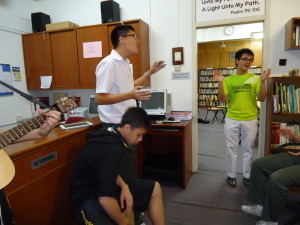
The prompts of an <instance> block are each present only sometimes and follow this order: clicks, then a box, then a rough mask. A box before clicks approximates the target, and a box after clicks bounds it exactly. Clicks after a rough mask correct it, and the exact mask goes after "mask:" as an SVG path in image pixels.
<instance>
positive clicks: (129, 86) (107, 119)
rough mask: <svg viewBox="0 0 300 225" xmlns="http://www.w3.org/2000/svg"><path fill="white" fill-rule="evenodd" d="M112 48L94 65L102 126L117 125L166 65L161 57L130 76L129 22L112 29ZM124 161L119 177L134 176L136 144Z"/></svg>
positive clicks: (134, 43) (134, 48)
mask: <svg viewBox="0 0 300 225" xmlns="http://www.w3.org/2000/svg"><path fill="white" fill-rule="evenodd" d="M111 42H112V44H113V46H114V49H113V50H112V51H111V54H110V55H108V56H107V57H105V58H104V59H103V60H102V61H101V62H100V63H99V64H98V66H97V68H96V77H97V84H96V104H97V105H98V113H99V117H100V120H101V121H102V128H107V127H112V126H118V125H119V124H120V123H121V119H122V116H123V114H124V113H125V112H126V110H127V109H128V108H130V107H135V106H136V100H147V99H149V98H150V97H151V93H150V92H149V91H144V90H141V88H142V87H143V86H142V85H144V83H145V82H146V81H147V80H148V79H149V78H150V76H152V75H153V74H154V73H156V72H157V71H159V70H160V69H162V68H164V67H165V66H166V64H165V62H164V61H163V60H161V61H158V62H155V63H154V64H153V65H152V66H151V68H150V70H148V71H147V72H145V73H144V75H143V76H141V77H139V78H138V79H136V80H134V79H133V73H132V70H131V66H130V61H129V59H128V57H129V56H132V55H136V54H137V53H138V46H139V40H138V39H137V37H136V34H135V32H134V28H133V27H132V26H130V25H119V26H117V27H115V28H114V29H113V30H112V32H111ZM125 157H126V160H124V162H127V163H125V164H123V165H121V170H120V171H122V172H121V174H120V175H121V177H124V178H132V177H135V148H134V147H131V151H127V153H126V156H125ZM139 215H140V213H139V212H135V217H136V219H135V224H137V225H138V224H141V222H140V221H139V218H137V217H138V216H139Z"/></svg>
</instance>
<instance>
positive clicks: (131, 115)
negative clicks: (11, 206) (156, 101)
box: [120, 107, 151, 129]
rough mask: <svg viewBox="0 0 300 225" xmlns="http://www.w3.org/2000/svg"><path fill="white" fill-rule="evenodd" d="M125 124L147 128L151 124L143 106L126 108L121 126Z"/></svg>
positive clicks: (134, 127)
mask: <svg viewBox="0 0 300 225" xmlns="http://www.w3.org/2000/svg"><path fill="white" fill-rule="evenodd" d="M125 124H129V125H130V126H131V128H133V129H136V128H145V129H148V128H150V126H151V123H150V118H149V116H148V115H147V113H146V111H145V110H144V109H143V108H138V107H131V108H128V109H127V110H126V112H125V114H124V115H123V116H122V121H121V125H120V126H121V127H123V126H124V125H125Z"/></svg>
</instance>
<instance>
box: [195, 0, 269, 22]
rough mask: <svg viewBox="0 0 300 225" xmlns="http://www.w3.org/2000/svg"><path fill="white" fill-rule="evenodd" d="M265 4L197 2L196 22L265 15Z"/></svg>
mask: <svg viewBox="0 0 300 225" xmlns="http://www.w3.org/2000/svg"><path fill="white" fill-rule="evenodd" d="M265 4H266V3H265V0H254V1H246V0H196V21H197V22H205V21H213V20H223V19H232V18H238V17H246V16H258V15H264V14H265Z"/></svg>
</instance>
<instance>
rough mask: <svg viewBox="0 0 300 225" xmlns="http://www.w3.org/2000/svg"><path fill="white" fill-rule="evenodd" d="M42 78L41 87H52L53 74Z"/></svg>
mask: <svg viewBox="0 0 300 225" xmlns="http://www.w3.org/2000/svg"><path fill="white" fill-rule="evenodd" d="M40 78H41V88H43V89H46V88H50V86H51V82H52V76H40Z"/></svg>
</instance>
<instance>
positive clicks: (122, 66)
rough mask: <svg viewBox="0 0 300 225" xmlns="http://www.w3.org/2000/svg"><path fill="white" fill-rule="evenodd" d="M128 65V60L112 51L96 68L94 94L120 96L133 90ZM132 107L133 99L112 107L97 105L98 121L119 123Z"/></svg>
mask: <svg viewBox="0 0 300 225" xmlns="http://www.w3.org/2000/svg"><path fill="white" fill-rule="evenodd" d="M129 63H130V61H129V59H126V60H124V59H123V58H122V57H121V56H120V55H119V54H118V53H117V52H116V51H115V50H112V51H111V53H110V55H108V56H107V57H105V58H104V59H103V60H102V61H101V62H100V63H99V64H98V66H97V68H96V79H97V81H96V93H109V94H120V93H124V92H128V91H131V90H132V89H133V88H134V79H133V73H132V71H131V69H130V65H129ZM134 106H136V100H134V99H129V100H126V101H123V102H118V103H115V104H112V105H98V113H99V117H100V120H101V121H102V122H105V123H120V122H121V118H122V116H123V114H124V113H125V111H126V110H127V108H129V107H134Z"/></svg>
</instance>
